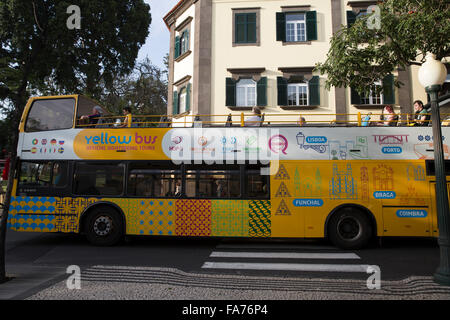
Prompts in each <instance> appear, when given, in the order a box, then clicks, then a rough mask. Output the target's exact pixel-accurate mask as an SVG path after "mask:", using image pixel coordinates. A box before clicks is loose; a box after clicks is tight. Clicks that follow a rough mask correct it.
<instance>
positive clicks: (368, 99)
mask: <svg viewBox="0 0 450 320" xmlns="http://www.w3.org/2000/svg"><path fill="white" fill-rule="evenodd" d="M373 87H380V88H381V91H380V92H379V93H378V95H377V96H376V97H375V96H374V95H375V92H376V90H374V89H373ZM382 89H383V82H382V81H376V82H374V84H373V86H371V87H370V89H369V92H368V95H367V96H361V105H372V106H381V105H383V104H384V94H383V90H382ZM378 99H379V100H380V103H374V100H378Z"/></svg>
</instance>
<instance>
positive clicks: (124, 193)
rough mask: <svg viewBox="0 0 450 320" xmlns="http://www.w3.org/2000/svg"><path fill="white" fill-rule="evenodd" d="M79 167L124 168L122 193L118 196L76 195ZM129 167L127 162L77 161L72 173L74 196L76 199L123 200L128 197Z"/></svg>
mask: <svg viewBox="0 0 450 320" xmlns="http://www.w3.org/2000/svg"><path fill="white" fill-rule="evenodd" d="M79 165H89V166H91V165H92V166H94V165H96V166H100V167H101V166H117V167H120V166H122V174H123V178H122V192H121V193H120V194H117V195H104V194H99V195H92V194H91V195H90V194H79V193H76V192H75V191H76V190H75V186H76V183H75V182H76V181H77V178H76V174H77V169H78V166H79ZM127 173H128V171H127V165H126V163H125V162H123V161H120V162H105V161H76V162H75V163H74V166H73V172H72V188H71V190H72V196H74V197H86V198H87V197H91V198H123V197H126V188H127Z"/></svg>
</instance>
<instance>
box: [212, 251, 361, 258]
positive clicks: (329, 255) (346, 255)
mask: <svg viewBox="0 0 450 320" xmlns="http://www.w3.org/2000/svg"><path fill="white" fill-rule="evenodd" d="M210 257H212V258H267V259H270V258H278V259H361V258H360V257H359V256H358V255H356V254H355V253H299V252H219V251H215V252H213V253H211V255H210Z"/></svg>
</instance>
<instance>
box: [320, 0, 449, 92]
mask: <svg viewBox="0 0 450 320" xmlns="http://www.w3.org/2000/svg"><path fill="white" fill-rule="evenodd" d="M379 8H380V10H381V24H380V27H381V28H380V29H376V28H372V29H371V28H369V27H368V22H369V23H370V22H373V21H374V16H375V13H373V14H370V15H367V16H363V17H360V18H358V19H357V21H356V22H355V24H353V25H352V26H351V27H350V28H349V27H347V26H342V28H341V30H340V31H338V32H337V33H336V34H335V35H334V36H333V37H332V39H331V47H330V50H329V52H328V55H327V60H326V61H325V63H319V64H317V65H316V70H318V71H320V73H321V74H327V76H328V79H327V81H326V87H327V88H328V89H329V88H330V87H332V86H334V87H348V86H350V87H352V88H354V89H356V90H357V91H358V92H359V93H364V92H365V91H366V90H367V88H369V87H370V85H371V84H373V83H374V82H376V81H378V80H380V79H383V78H384V77H385V76H386V75H388V74H389V73H391V72H393V71H394V70H396V69H397V68H405V67H407V66H409V65H412V64H421V63H423V62H424V57H425V54H426V53H427V52H432V53H434V54H436V56H437V58H438V59H442V58H445V57H448V56H450V10H449V1H447V0H386V1H384V2H381V3H379ZM395 85H396V86H397V87H400V86H401V85H402V84H401V83H399V82H398V81H397V80H396V81H395ZM380 90H381V88H380Z"/></svg>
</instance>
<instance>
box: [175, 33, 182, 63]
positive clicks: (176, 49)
mask: <svg viewBox="0 0 450 320" xmlns="http://www.w3.org/2000/svg"><path fill="white" fill-rule="evenodd" d="M180 49H181V48H180V37H179V36H176V37H175V59H176V58H178V57H179V56H180V51H181V50H180Z"/></svg>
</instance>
